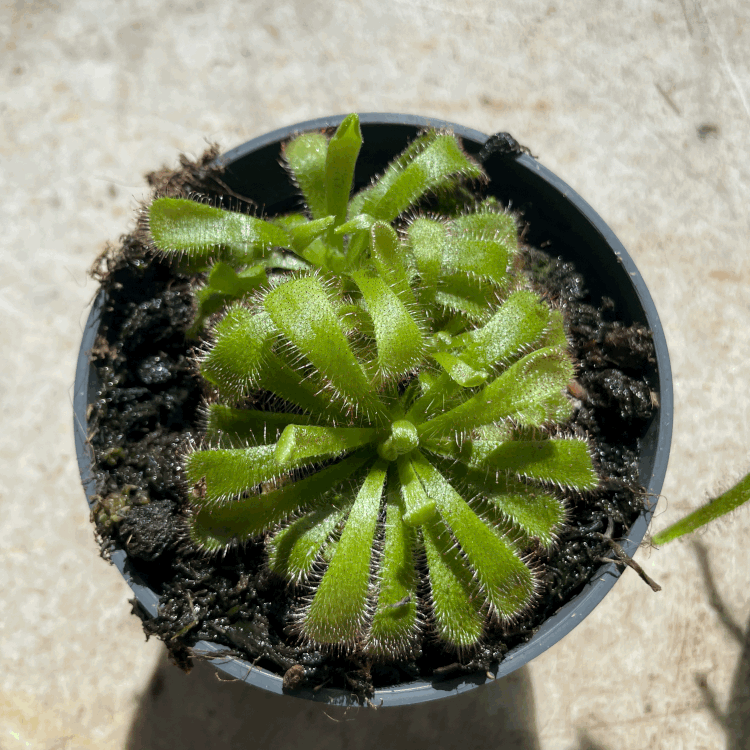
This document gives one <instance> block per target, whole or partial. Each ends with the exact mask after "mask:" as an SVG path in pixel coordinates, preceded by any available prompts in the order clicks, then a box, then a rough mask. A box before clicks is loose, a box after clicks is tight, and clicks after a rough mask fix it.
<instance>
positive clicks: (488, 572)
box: [413, 454, 535, 618]
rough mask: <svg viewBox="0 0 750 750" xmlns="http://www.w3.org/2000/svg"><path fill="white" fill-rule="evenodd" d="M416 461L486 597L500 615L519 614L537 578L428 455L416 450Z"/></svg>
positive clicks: (529, 596)
mask: <svg viewBox="0 0 750 750" xmlns="http://www.w3.org/2000/svg"><path fill="white" fill-rule="evenodd" d="M413 465H414V469H415V471H416V473H417V475H418V476H419V478H420V479H421V480H422V483H423V484H424V487H425V490H426V491H427V494H428V495H429V496H430V497H431V498H432V499H434V500H435V503H436V505H437V508H438V511H439V512H440V515H441V516H442V517H443V520H444V521H445V522H446V524H447V525H448V526H449V528H450V529H451V530H452V531H453V534H454V536H455V537H456V539H457V540H458V543H459V544H460V545H461V548H462V549H463V552H464V554H465V555H466V559H467V560H468V561H469V563H470V565H471V567H472V568H473V569H474V572H475V573H476V577H477V581H478V582H479V584H480V587H481V590H482V594H483V596H484V597H485V599H486V600H487V601H488V602H489V604H490V605H491V606H492V608H493V609H494V610H495V611H496V612H497V614H498V615H499V616H500V617H503V618H509V617H514V616H515V615H518V614H520V613H521V612H522V611H523V610H524V609H526V608H527V607H528V606H529V604H530V603H531V601H532V598H533V595H534V589H535V581H534V576H533V574H532V572H531V570H530V569H529V568H528V567H527V566H526V565H525V564H524V563H523V562H522V560H521V559H520V557H519V555H518V552H517V551H516V549H515V548H514V547H513V545H512V544H510V543H509V542H508V541H507V540H506V539H503V538H502V537H501V536H500V535H499V534H497V533H496V532H495V531H494V530H493V529H491V528H490V527H489V526H487V524H485V523H484V522H483V521H482V520H481V519H480V518H479V517H478V516H477V514H476V513H475V512H474V511H473V510H472V509H471V508H470V507H469V505H468V503H467V502H466V501H465V500H464V499H463V498H462V497H461V495H459V494H458V493H457V492H456V490H454V489H453V487H451V485H450V484H449V483H448V481H447V480H446V479H445V478H444V477H443V475H442V474H441V473H440V472H439V471H438V470H437V469H436V468H435V467H434V466H432V464H431V463H430V462H429V461H427V459H425V458H424V457H423V456H422V455H420V454H417V455H415V458H414V461H413Z"/></svg>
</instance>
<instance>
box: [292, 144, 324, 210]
mask: <svg viewBox="0 0 750 750" xmlns="http://www.w3.org/2000/svg"><path fill="white" fill-rule="evenodd" d="M327 155H328V139H327V138H326V137H325V136H324V135H323V134H322V133H304V134H303V135H300V136H297V138H295V139H294V140H292V141H290V142H289V143H287V144H286V146H285V147H284V158H285V159H286V163H287V165H288V167H289V170H290V172H291V173H292V176H293V177H294V179H295V180H296V182H297V184H298V185H299V187H300V190H301V191H302V195H303V196H304V198H305V203H307V207H308V208H309V209H310V213H311V214H312V216H313V219H322V218H324V217H325V216H328V201H327V200H326V159H327Z"/></svg>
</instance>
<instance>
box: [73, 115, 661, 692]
mask: <svg viewBox="0 0 750 750" xmlns="http://www.w3.org/2000/svg"><path fill="white" fill-rule="evenodd" d="M345 116H346V115H335V116H330V117H321V118H317V119H314V120H306V121H304V122H300V123H296V124H294V125H290V126H288V127H284V128H279V129H277V130H274V131H271V132H270V133H266V134H265V135H262V136H259V137H257V138H254V139H252V140H250V141H248V142H246V143H244V144H242V145H240V146H238V147H236V148H234V149H231V150H230V151H228V152H227V153H225V154H223V155H221V156H219V157H217V159H216V160H215V162H214V164H215V165H219V166H224V167H230V166H231V165H232V164H234V163H236V162H237V161H238V160H240V159H243V158H245V157H248V156H250V155H251V154H254V153H255V152H257V151H258V150H260V149H262V148H266V147H269V146H273V145H274V144H276V145H277V146H279V145H280V143H281V142H283V141H285V140H288V139H289V138H290V137H292V136H293V135H294V134H296V133H300V132H306V131H311V130H321V129H324V128H333V127H336V126H337V125H338V124H339V123H340V122H341V121H342V120H343V119H344V117H345ZM359 118H360V123H361V124H362V125H365V126H372V125H383V126H390V125H398V126H412V127H414V128H416V129H422V128H428V127H435V128H447V129H450V130H452V131H453V132H454V133H455V134H456V135H458V136H459V137H460V138H461V139H463V141H464V142H465V145H472V146H473V147H474V150H475V151H476V150H478V149H479V148H481V146H483V145H484V144H485V142H486V141H487V139H488V138H489V136H487V135H485V134H484V133H481V132H479V131H478V130H473V129H471V128H466V127H463V126H461V125H457V124H455V123H452V122H448V121H445V120H441V119H437V118H430V117H420V116H417V115H402V114H396V113H377V112H368V113H364V114H360V115H359ZM276 153H278V151H277V152H276ZM513 161H514V162H515V165H516V168H518V169H520V170H522V171H524V172H526V173H528V174H529V175H533V177H534V178H535V179H536V180H538V181H539V182H540V184H544V185H546V186H548V187H549V188H551V189H553V190H555V191H557V192H558V193H560V194H561V196H562V197H563V198H564V199H566V200H567V203H568V204H569V206H570V208H571V209H572V210H573V211H575V212H577V214H578V218H579V219H580V220H583V221H584V222H586V223H587V224H588V225H590V229H592V230H593V231H594V232H595V233H596V235H597V236H598V237H600V239H601V241H602V242H603V243H605V244H606V245H607V246H608V247H609V249H610V250H611V252H612V253H613V254H614V258H615V262H616V264H618V265H621V266H622V268H623V269H624V272H625V276H623V275H622V274H620V275H621V276H622V277H623V278H627V279H628V280H629V281H630V283H631V284H632V287H633V290H634V291H635V294H636V296H637V300H638V304H639V306H640V308H641V310H642V312H643V317H644V318H645V322H646V323H647V325H648V327H649V328H650V329H651V331H652V333H653V340H654V347H655V351H656V372H657V376H658V382H659V389H658V397H659V410H658V412H657V415H656V418H655V439H654V440H653V441H652V442H653V444H652V445H649V446H648V447H649V448H650V449H652V450H653V451H654V463H653V469H652V471H651V476H650V478H649V481H648V482H647V483H643V484H644V486H645V488H646V494H647V498H658V496H659V493H660V492H661V488H662V485H663V482H664V477H665V474H666V470H667V464H668V459H669V449H670V444H671V438H672V419H673V409H674V405H673V393H672V374H671V368H670V362H669V353H668V350H667V342H666V339H665V336H664V330H663V328H662V325H661V322H660V320H659V316H658V313H657V311H656V307H655V305H654V302H653V300H652V298H651V295H650V293H649V291H648V288H647V287H646V283H645V281H644V280H643V277H642V276H641V274H640V272H639V271H638V269H637V267H636V265H635V263H634V262H633V260H632V258H631V257H630V255H628V253H627V251H626V250H625V248H624V247H623V245H622V243H621V242H620V241H619V240H618V239H617V237H616V236H615V234H614V232H613V231H612V230H611V229H610V228H609V227H608V226H607V224H605V222H604V221H603V219H602V218H601V217H600V216H599V215H598V214H597V213H596V212H595V211H594V209H593V208H592V207H591V206H590V205H589V204H588V203H587V202H586V201H585V200H584V199H583V198H581V196H580V195H578V193H576V192H575V191H574V190H573V189H572V188H571V187H570V186H569V185H567V184H566V183H565V182H564V181H563V180H561V179H560V178H559V177H557V176H556V175H555V174H553V173H552V172H550V170H549V169H547V168H546V167H544V166H543V165H542V164H540V163H539V162H538V161H537V160H536V159H535V158H534V157H532V156H530V155H529V154H520V155H517V156H514V157H513ZM103 303H104V293H103V292H101V291H100V292H99V294H98V295H97V297H96V299H95V301H94V303H93V306H92V309H91V312H90V314H89V317H88V320H87V322H86V327H85V329H84V332H83V338H82V342H81V347H80V350H79V353H78V363H77V367H76V377H75V386H74V404H73V405H74V433H75V445H76V454H77V458H78V467H79V472H80V475H81V481H82V483H83V486H84V491H85V493H86V499H87V502H88V503H89V506H91V505H92V502H93V501H92V496H93V495H94V493H95V479H94V476H93V471H92V469H93V452H92V450H91V447H90V446H89V445H88V443H87V432H88V431H87V420H86V411H87V404H88V395H89V393H90V392H91V390H92V388H93V387H95V386H96V383H95V380H94V378H95V371H94V369H93V368H91V367H90V362H89V352H90V350H91V349H92V347H93V345H94V339H95V337H96V333H97V331H98V328H99V321H100V316H101V310H102V307H103ZM656 504H657V502H656V501H655V502H653V503H649V505H650V507H649V508H648V509H647V510H644V511H643V512H642V513H641V515H640V516H639V517H638V518H637V520H636V521H635V522H634V524H633V526H632V527H631V529H630V532H629V533H628V536H627V539H625V540H623V541H622V542H621V546H622V548H623V550H624V551H625V553H626V554H628V555H630V556H632V555H633V554H634V553H635V551H636V550H637V548H638V546H639V544H640V543H641V541H642V539H643V537H644V536H645V534H646V530H647V528H648V525H649V523H650V520H651V517H652V515H653V513H654V510H655V509H656ZM111 561H112V563H113V564H114V565H115V566H116V567H117V568H118V569H119V571H120V573H121V574H122V575H123V577H124V578H125V580H126V582H127V583H128V585H129V586H130V588H131V589H132V590H133V593H134V595H135V597H136V599H137V601H138V603H139V604H140V605H141V607H143V609H144V610H146V611H147V612H148V613H149V614H150V615H151V616H155V615H156V613H157V607H158V601H159V597H158V596H157V594H156V592H155V591H153V590H152V589H151V588H149V587H148V586H147V585H146V584H145V583H144V581H143V580H142V579H141V578H140V577H139V575H138V573H137V572H136V571H135V570H134V569H133V568H132V566H131V565H130V563H129V561H128V557H127V554H126V552H125V550H124V549H122V548H115V549H114V550H113V551H112V553H111ZM620 575H621V571H620V570H618V567H617V565H615V564H614V563H609V564H605V565H602V567H601V568H600V569H599V570H598V571H597V572H596V574H595V575H594V576H593V577H592V579H591V580H590V581H589V582H588V583H587V584H586V585H585V587H584V589H583V590H582V591H581V593H579V594H578V595H577V596H576V597H575V598H574V599H572V600H571V601H570V602H568V603H567V604H566V605H565V606H563V607H562V608H561V609H560V610H559V611H558V612H557V613H556V614H554V615H553V616H552V617H550V618H548V619H547V620H545V621H544V622H543V623H542V625H541V626H540V627H539V629H538V630H537V632H536V633H535V634H534V635H533V637H532V638H531V639H530V640H529V641H528V642H526V643H523V644H520V645H519V646H516V647H515V648H513V649H511V650H510V651H509V652H508V653H507V654H506V655H505V657H504V659H503V660H502V661H501V662H500V663H499V664H495V665H493V670H492V671H493V674H494V678H495V679H497V678H500V677H504V676H506V675H508V674H510V673H511V672H513V671H515V670H516V669H518V668H519V667H521V666H523V665H525V664H527V663H528V662H530V661H531V660H532V659H534V658H536V657H537V656H539V655H540V654H541V653H543V652H544V651H546V650H547V649H548V648H550V647H551V646H553V645H554V644H555V643H557V642H558V641H559V640H561V639H562V638H563V637H564V636H565V635H567V634H568V633H569V632H570V631H571V630H573V628H575V627H576V626H577V625H578V624H579V623H580V622H582V621H583V619H584V618H585V617H586V616H587V615H588V614H590V613H591V612H592V611H593V609H594V608H595V607H596V606H597V605H598V604H599V603H600V602H601V601H602V600H603V599H604V597H605V596H606V595H607V594H608V593H609V591H610V590H611V589H612V587H613V586H614V584H615V583H616V582H617V580H618V579H619V577H620ZM226 650H227V648H226V647H224V646H221V645H219V644H215V643H211V642H207V641H199V642H198V643H197V644H196V646H195V647H194V651H195V652H196V655H201V656H205V657H207V658H209V659H210V660H211V661H212V663H213V664H214V666H215V667H216V668H217V669H219V670H220V671H222V672H224V673H225V674H227V675H229V676H231V677H233V678H236V679H238V680H241V681H243V682H247V683H249V684H251V685H254V686H256V687H259V688H262V689H264V690H268V691H270V692H272V693H278V694H282V693H283V687H282V678H281V677H280V676H279V675H276V674H274V673H272V672H269V671H267V670H265V669H262V668H260V667H254V666H252V665H251V664H250V663H248V662H246V661H244V660H241V659H237V658H234V657H228V658H227V657H223V658H222V657H221V653H222V652H223V651H226ZM489 681H490V679H489V677H488V676H487V675H486V674H485V673H483V672H480V673H472V674H466V675H461V676H459V677H455V678H452V679H441V680H439V681H437V680H436V681H432V682H428V681H426V680H416V681H413V682H408V683H401V684H399V685H396V686H393V687H390V688H380V689H377V690H376V691H375V696H374V699H373V703H374V704H375V705H378V706H380V705H382V706H397V705H407V704H412V703H421V702H424V701H429V700H435V699H439V698H445V697H449V696H451V695H458V694H460V693H463V692H465V691H467V690H471V689H472V688H475V687H477V686H478V685H482V684H484V683H486V682H489ZM286 694H287V695H291V696H294V697H298V698H307V699H311V700H315V701H320V702H325V703H331V704H349V703H352V702H353V700H354V699H353V696H352V694H351V693H349V692H348V691H345V690H339V689H332V688H321V689H319V690H317V691H313V690H310V689H308V690H304V689H303V690H298V691H295V692H289V693H286Z"/></svg>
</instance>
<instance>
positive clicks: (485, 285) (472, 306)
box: [435, 273, 497, 324]
mask: <svg viewBox="0 0 750 750" xmlns="http://www.w3.org/2000/svg"><path fill="white" fill-rule="evenodd" d="M435 304H437V305H440V306H442V307H443V308H445V309H446V310H448V311H449V312H450V313H452V314H453V316H454V320H457V322H460V317H461V316H463V317H464V318H465V319H467V320H469V321H471V322H472V323H475V324H477V323H479V324H481V323H484V322H485V321H487V320H488V319H489V317H490V316H491V315H492V311H493V309H494V308H495V307H496V305H497V287H495V286H494V285H493V284H491V283H490V282H488V281H484V280H482V279H478V278H474V277H471V276H468V275H466V274H462V273H443V275H442V276H441V277H440V286H439V287H438V290H437V292H436V293H435Z"/></svg>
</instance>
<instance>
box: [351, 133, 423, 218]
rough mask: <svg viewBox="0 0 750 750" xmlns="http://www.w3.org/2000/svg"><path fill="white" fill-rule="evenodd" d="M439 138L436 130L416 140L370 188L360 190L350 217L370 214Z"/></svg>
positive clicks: (355, 197) (352, 202) (353, 200)
mask: <svg viewBox="0 0 750 750" xmlns="http://www.w3.org/2000/svg"><path fill="white" fill-rule="evenodd" d="M437 136H438V132H437V131H436V130H427V131H426V132H424V133H422V134H421V135H420V136H418V137H417V138H415V139H414V140H413V141H411V142H410V143H409V145H408V146H407V147H406V148H405V149H404V150H403V151H402V152H401V154H399V156H397V157H396V159H394V160H393V162H391V164H389V165H388V168H387V169H386V170H385V172H384V173H383V174H382V175H380V177H378V179H377V180H376V181H375V182H374V183H373V184H372V185H371V186H370V187H368V188H365V189H364V190H360V192H359V193H357V195H355V196H354V197H353V198H352V199H351V201H350V202H349V216H350V217H354V216H356V215H357V214H363V213H368V212H369V211H370V210H371V209H372V207H373V206H376V205H377V204H378V202H379V201H380V199H381V198H382V197H383V196H384V195H385V194H386V193H387V192H388V190H389V189H390V188H391V186H392V185H393V183H394V182H395V181H396V179H397V178H398V177H399V175H400V174H401V173H402V172H403V171H404V169H405V168H406V166H407V165H408V164H409V163H410V162H411V161H412V160H413V159H414V158H415V157H416V156H417V155H418V154H420V153H421V152H422V151H424V149H425V148H427V146H429V145H430V143H432V142H433V141H434V140H435V139H436V138H437Z"/></svg>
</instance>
